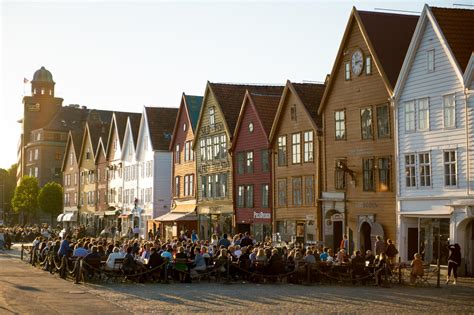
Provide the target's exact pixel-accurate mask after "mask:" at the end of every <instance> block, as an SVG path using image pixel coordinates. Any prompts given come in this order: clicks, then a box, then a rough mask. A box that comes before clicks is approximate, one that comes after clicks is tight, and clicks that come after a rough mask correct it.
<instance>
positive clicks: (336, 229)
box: [332, 221, 342, 253]
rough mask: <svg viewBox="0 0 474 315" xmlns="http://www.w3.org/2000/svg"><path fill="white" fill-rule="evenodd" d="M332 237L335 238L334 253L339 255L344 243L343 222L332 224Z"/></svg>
mask: <svg viewBox="0 0 474 315" xmlns="http://www.w3.org/2000/svg"><path fill="white" fill-rule="evenodd" d="M332 235H333V236H334V242H333V246H332V248H333V249H334V252H335V253H337V252H338V251H339V246H340V245H341V241H342V221H334V222H333V223H332Z"/></svg>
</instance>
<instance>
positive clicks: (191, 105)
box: [184, 94, 203, 132]
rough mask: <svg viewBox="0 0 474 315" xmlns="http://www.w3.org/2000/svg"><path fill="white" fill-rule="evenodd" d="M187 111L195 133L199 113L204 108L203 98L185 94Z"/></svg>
mask: <svg viewBox="0 0 474 315" xmlns="http://www.w3.org/2000/svg"><path fill="white" fill-rule="evenodd" d="M184 99H185V105H186V109H187V110H188V115H189V119H190V120H191V126H192V128H193V132H196V126H197V122H198V119H199V113H200V112H201V107H202V100H203V97H202V96H195V95H186V94H184Z"/></svg>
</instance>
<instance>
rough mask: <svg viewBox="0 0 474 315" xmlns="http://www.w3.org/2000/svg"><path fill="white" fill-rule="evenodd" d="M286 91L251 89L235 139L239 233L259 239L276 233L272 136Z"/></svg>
mask: <svg viewBox="0 0 474 315" xmlns="http://www.w3.org/2000/svg"><path fill="white" fill-rule="evenodd" d="M282 91H283V88H281V91H278V93H277V94H256V93H250V92H249V91H247V92H246V93H245V97H244V101H243V104H242V108H241V109H240V114H239V119H238V120H237V125H236V127H235V131H234V137H233V141H232V147H231V152H232V161H233V163H232V164H233V177H234V180H233V190H234V194H235V198H234V209H235V224H236V232H239V233H243V232H250V233H251V234H252V235H253V238H254V239H256V240H257V241H264V240H265V237H269V236H271V233H272V201H273V200H272V173H271V171H272V159H271V147H270V143H269V140H268V137H269V135H270V131H271V128H272V124H273V120H274V118H275V114H276V112H277V109H278V104H279V102H280V97H281V92H282ZM275 92H277V91H275Z"/></svg>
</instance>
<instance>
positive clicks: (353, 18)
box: [318, 7, 416, 115]
mask: <svg viewBox="0 0 474 315" xmlns="http://www.w3.org/2000/svg"><path fill="white" fill-rule="evenodd" d="M361 14H363V15H364V19H365V20H366V23H367V22H368V21H369V19H368V18H367V17H368V16H370V15H380V16H381V18H380V19H381V20H382V21H383V20H384V19H383V18H382V16H383V15H385V16H401V17H406V15H401V14H398V15H393V14H387V13H379V12H365V11H361ZM412 22H413V21H412ZM353 23H357V26H358V27H359V29H360V31H361V34H362V37H363V39H364V41H365V43H366V45H367V47H368V50H369V52H370V55H371V56H372V60H373V65H374V66H375V68H376V69H377V70H378V72H379V73H380V75H381V76H382V79H383V83H384V85H385V88H386V90H387V93H388V94H389V95H391V94H392V93H393V88H394V85H395V82H396V81H395V80H396V78H395V79H394V78H393V77H396V75H395V74H394V71H397V70H393V69H392V70H391V71H390V73H391V75H390V76H388V75H387V73H386V72H385V69H384V67H383V63H382V62H381V59H380V58H379V54H378V52H382V51H383V52H386V51H393V48H392V50H390V49H383V50H381V49H379V50H378V51H377V49H375V48H376V47H374V43H373V42H372V40H371V38H370V36H369V34H368V32H367V30H366V27H365V25H364V23H363V21H362V18H361V16H360V15H359V12H358V11H357V9H356V8H355V7H353V8H352V11H351V15H350V17H349V21H348V22H347V25H346V29H345V31H344V36H343V37H342V40H341V44H340V45H339V49H338V52H337V55H336V60H335V61H334V65H333V67H332V71H331V74H330V76H329V79H328V81H327V86H326V90H325V92H324V95H323V98H322V100H321V104H320V105H319V108H318V114H319V115H321V114H322V112H323V110H324V106H325V105H326V103H327V99H328V97H329V95H330V93H331V90H332V86H333V84H334V80H336V73H337V70H338V69H339V67H340V63H341V61H342V58H343V55H344V48H345V47H346V43H347V41H348V39H349V35H350V34H351V29H352V26H353ZM369 24H371V33H372V34H377V35H376V36H375V38H374V39H375V40H376V41H377V42H384V43H390V41H388V40H384V41H383V37H382V36H381V35H380V32H382V31H384V28H383V26H381V27H378V30H377V27H374V26H373V25H372V24H374V23H369ZM407 24H408V23H407ZM415 24H416V23H415ZM408 26H409V25H403V23H399V24H398V27H399V28H403V27H408ZM373 28H375V29H376V30H375V31H373V30H372V29H373ZM414 28H415V26H413V29H414ZM387 36H388V34H386V35H385V39H387ZM409 40H410V39H408V40H407V43H406V45H407V47H408V44H409ZM396 48H397V49H399V50H401V49H403V47H396ZM383 60H385V62H386V63H390V62H391V59H390V56H385V55H384V56H383ZM402 62H403V58H402V59H401V60H400V66H401V65H402ZM398 69H399V68H398ZM398 71H399V70H398Z"/></svg>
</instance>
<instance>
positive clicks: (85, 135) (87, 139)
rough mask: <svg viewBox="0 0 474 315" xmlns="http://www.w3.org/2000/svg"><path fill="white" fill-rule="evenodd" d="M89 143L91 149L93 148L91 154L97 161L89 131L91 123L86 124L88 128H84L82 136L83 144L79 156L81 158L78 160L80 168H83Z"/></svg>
mask: <svg viewBox="0 0 474 315" xmlns="http://www.w3.org/2000/svg"><path fill="white" fill-rule="evenodd" d="M87 143H89V144H90V147H91V153H92V159H95V156H94V153H95V152H94V148H93V146H92V141H91V137H90V130H89V123H86V126H85V128H84V133H83V136H82V143H81V153H80V155H79V158H78V159H77V164H78V165H77V166H78V167H79V168H80V167H81V166H82V160H83V156H84V153H85V151H84V150H85V149H86V145H87Z"/></svg>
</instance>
